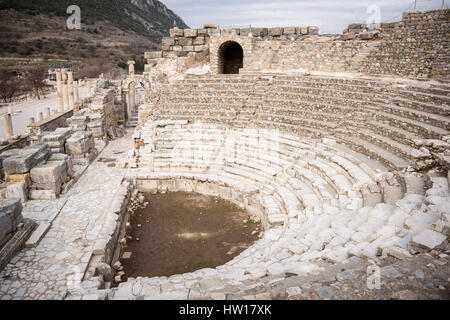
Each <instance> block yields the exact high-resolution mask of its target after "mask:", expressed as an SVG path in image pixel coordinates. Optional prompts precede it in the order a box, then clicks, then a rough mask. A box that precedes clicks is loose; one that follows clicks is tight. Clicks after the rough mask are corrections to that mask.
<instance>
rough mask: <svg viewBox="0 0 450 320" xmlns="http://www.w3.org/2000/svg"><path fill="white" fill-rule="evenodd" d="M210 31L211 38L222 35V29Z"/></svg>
mask: <svg viewBox="0 0 450 320" xmlns="http://www.w3.org/2000/svg"><path fill="white" fill-rule="evenodd" d="M207 30H208V35H209V36H210V37H211V36H215V35H220V29H207Z"/></svg>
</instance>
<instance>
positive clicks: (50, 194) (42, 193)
mask: <svg viewBox="0 0 450 320" xmlns="http://www.w3.org/2000/svg"><path fill="white" fill-rule="evenodd" d="M28 197H29V198H30V200H54V199H56V193H55V192H54V191H52V190H33V189H31V190H30V192H29V195H28Z"/></svg>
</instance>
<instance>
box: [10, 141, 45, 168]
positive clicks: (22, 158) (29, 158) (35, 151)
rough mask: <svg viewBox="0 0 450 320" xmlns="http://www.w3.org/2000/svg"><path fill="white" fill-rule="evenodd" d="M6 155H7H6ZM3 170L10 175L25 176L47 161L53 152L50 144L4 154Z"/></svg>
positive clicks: (36, 145)
mask: <svg viewBox="0 0 450 320" xmlns="http://www.w3.org/2000/svg"><path fill="white" fill-rule="evenodd" d="M5 153H6V154H5ZM3 154H4V155H5V156H7V158H6V159H4V160H3V170H4V171H5V173H8V174H23V173H27V172H29V171H30V170H31V169H32V168H33V167H35V166H37V165H38V164H40V163H41V162H43V161H45V160H47V159H48V158H49V157H50V156H51V154H52V152H51V150H50V146H49V145H48V144H35V145H32V146H29V147H26V148H24V149H13V150H8V151H5V152H4V153H3Z"/></svg>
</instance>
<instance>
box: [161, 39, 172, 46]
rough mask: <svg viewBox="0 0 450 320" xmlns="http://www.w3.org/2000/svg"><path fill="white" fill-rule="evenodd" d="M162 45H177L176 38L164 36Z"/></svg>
mask: <svg viewBox="0 0 450 320" xmlns="http://www.w3.org/2000/svg"><path fill="white" fill-rule="evenodd" d="M162 45H163V46H174V45H175V39H174V38H170V37H163V38H162Z"/></svg>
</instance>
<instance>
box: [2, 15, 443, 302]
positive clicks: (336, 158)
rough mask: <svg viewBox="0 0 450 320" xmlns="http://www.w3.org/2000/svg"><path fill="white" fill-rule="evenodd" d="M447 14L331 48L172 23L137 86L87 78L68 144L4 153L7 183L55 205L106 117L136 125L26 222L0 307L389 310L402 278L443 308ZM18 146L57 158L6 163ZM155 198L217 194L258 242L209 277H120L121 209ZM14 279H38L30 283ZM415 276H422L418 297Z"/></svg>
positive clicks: (59, 141)
mask: <svg viewBox="0 0 450 320" xmlns="http://www.w3.org/2000/svg"><path fill="white" fill-rule="evenodd" d="M449 12H450V11H449V10H436V11H430V12H412V13H406V14H405V15H404V17H403V19H402V21H400V22H396V23H389V24H384V23H383V24H381V25H380V26H379V28H375V29H374V28H373V26H366V25H361V24H351V25H349V27H348V28H347V29H346V30H345V32H344V33H343V34H342V35H333V36H329V35H326V36H322V35H319V34H318V29H317V28H316V27H286V28H270V29H269V28H249V29H232V30H221V29H218V28H217V27H216V26H213V25H205V28H203V29H199V30H190V29H188V30H181V29H176V28H175V29H172V30H171V34H170V37H167V38H164V39H163V43H162V51H158V52H149V53H146V58H147V59H148V65H147V66H146V70H145V73H144V74H143V75H136V74H135V72H134V65H133V63H132V62H130V63H129V67H130V69H129V75H128V77H127V79H125V80H124V81H122V82H121V83H120V84H118V83H117V84H114V85H115V88H111V87H108V86H107V85H106V84H105V82H102V81H96V82H95V84H94V87H95V88H96V89H95V90H94V95H93V96H92V97H91V98H90V99H88V101H86V103H84V102H83V103H82V104H81V106H80V110H79V111H77V112H74V115H73V117H71V118H70V119H68V120H67V123H68V124H67V126H70V130H71V131H74V132H75V133H73V134H72V135H71V136H70V137H68V136H67V137H66V136H65V134H64V133H63V132H62V131H60V130H57V132H56V131H55V132H53V133H48V134H46V135H42V137H41V138H40V142H41V143H48V144H44V145H42V144H38V145H34V147H31V148H30V149H25V151H20V152H21V153H23V155H24V156H22V157H17V156H16V157H13V156H12V155H11V154H9V153H8V151H7V153H6V156H7V159H9V158H12V159H9V160H3V167H4V168H5V172H7V173H8V174H10V173H11V174H21V175H22V176H20V177H18V178H17V179H19V178H20V179H22V180H23V182H22V183H24V184H26V183H29V184H31V189H32V190H33V189H35V190H39V189H41V188H42V189H43V190H51V191H53V192H55V194H56V191H60V190H62V189H64V188H66V186H65V184H66V183H68V180H67V178H68V177H70V176H71V174H70V173H69V171H70V170H69V167H70V164H69V162H70V161H69V159H68V158H67V157H66V156H70V157H71V160H72V164H73V166H74V167H75V163H76V161H77V159H87V158H88V159H90V154H91V152H92V146H93V144H94V145H96V144H98V143H99V141H105V140H106V139H105V138H106V137H105V134H106V136H108V135H109V132H110V130H111V128H117V123H118V122H119V121H127V120H130V119H132V118H135V117H138V119H139V122H138V126H137V128H136V130H135V131H134V132H133V134H132V138H131V135H128V136H126V137H124V138H120V139H117V140H115V141H112V142H111V143H110V144H109V145H108V146H106V147H105V148H104V149H103V151H102V153H101V154H100V156H99V158H98V160H97V161H94V162H92V164H91V165H90V166H89V167H88V168H87V169H86V167H87V164H86V163H85V167H84V169H83V170H86V171H85V173H84V175H83V176H81V177H79V180H78V182H77V183H75V184H73V186H72V190H68V193H69V195H71V198H70V200H69V201H67V203H65V204H63V205H62V206H61V207H58V204H57V203H56V202H55V201H57V200H51V201H53V202H51V205H52V206H53V205H54V206H55V207H57V208H58V209H57V210H55V211H56V212H57V213H55V214H51V216H52V217H51V219H48V220H46V221H45V224H42V225H43V227H42V229H43V230H45V232H47V230H48V236H44V234H45V232H42V231H41V233H40V234H41V235H40V236H38V235H37V236H36V237H35V238H36V239H38V240H37V241H35V242H34V244H33V245H31V244H30V247H33V249H30V251H29V252H28V253H27V254H25V253H22V252H21V253H19V254H18V255H17V259H18V260H17V261H19V262H23V264H22V263H20V264H19V266H15V265H14V264H9V265H8V266H6V267H5V270H4V271H3V274H6V273H11V274H14V275H15V277H16V278H15V279H14V280H11V281H10V280H6V282H5V285H4V287H0V296H5V297H8V298H11V297H16V296H17V295H20V294H19V293H21V297H24V298H30V299H35V298H54V299H60V298H65V299H200V298H202V299H205V298H206V299H233V298H245V299H277V298H289V297H290V298H298V299H303V298H308V299H309V298H311V297H313V298H318V299H332V298H337V299H341V298H358V297H359V298H361V297H365V298H373V299H389V298H401V297H403V296H404V295H405V292H404V290H405V288H403V287H402V286H403V285H404V284H405V283H407V285H408V292H407V294H408V296H411V294H412V296H416V297H419V298H421V299H435V298H436V297H437V298H447V296H445V293H444V292H446V290H447V291H448V281H447V279H448V277H449V276H450V275H449V269H448V263H449V262H450V261H449V255H448V254H449V250H450V247H449V242H448V236H449V230H450V229H449V226H450V212H449V208H450V189H449V178H450V174H449V172H450V171H449V170H450V161H449V160H450V158H449V157H450V132H449V123H450V116H449V112H450V110H449V108H450V107H449V105H450V88H449V86H448V81H449V75H448V58H449V50H448V34H449V25H448V20H449V19H448V17H449ZM63 75H64V74H63ZM62 81H63V89H62V91H61V92H62V93H63V95H64V92H65V89H64V81H65V80H64V76H63V77H62ZM105 81H106V80H105ZM69 83H70V81H69ZM88 83H89V86H90V87H91V82H90V81H89V82H88ZM138 87H140V88H141V90H142V91H144V92H145V100H144V101H143V103H140V102H138V100H139V99H136V96H137V95H136V89H137V88H138ZM133 90H134V92H133ZM62 100H63V102H64V99H62ZM117 102H119V103H117ZM112 130H114V129H112ZM112 135H114V134H112ZM118 136H120V135H118ZM100 138H102V139H101V140H100ZM102 147H104V145H102ZM36 148H37V149H36ZM99 149H101V148H99ZM51 151H55V152H56V151H58V152H60V154H59V155H58V156H56V157H55V155H51ZM62 151H64V153H65V154H66V156H65V155H62V154H61V153H62ZM99 151H100V150H99ZM32 152H34V153H36V156H34V157H32V158H33V159H37V158H39V157H40V158H42V159H43V158H45V159H52V158H50V157H53V159H52V160H54V161H55V162H56V163H57V164H56V163H55V164H54V165H53V164H51V163H50V164H47V163H46V164H42V163H40V164H37V163H34V162H36V161H37V160H34V161H31V160H30V161H26V160H20V161H19V159H18V158H20V159H22V158H23V159H28V158H29V157H28V155H31V154H32ZM44 156H45V157H44ZM92 157H94V156H92ZM108 161H114V162H115V165H107V164H106V163H107V162H108ZM89 162H90V160H89V161H88V162H87V163H89ZM103 162H105V163H103ZM80 165H81V164H80ZM63 167H65V168H66V175H61V176H58V177H59V178H58V179H56V178H55V179H50V178H49V179H45V181H44V182H41V180H40V178H41V175H40V173H41V170H48V171H49V172H50V171H51V172H54V171H58V172H63V171H64V170H63V169H62V168H63ZM13 168H14V170H16V169H17V170H18V171H17V170H16V171H17V172H16V171H14V173H13V172H11V171H10V170H12V169H13ZM33 170H34V171H33ZM30 171H31V174H30V175H31V179H27V178H26V177H24V176H23V175H26V174H27V173H28V172H30ZM75 171H76V170H75ZM33 176H34V178H33ZM52 177H53V176H52ZM14 178H15V179H16V177H14ZM30 180H31V181H30ZM27 181H28V182H27ZM11 189H12V190H11V192H16V193H20V190H19V188H16V187H13V188H11ZM17 190H19V191H17ZM21 190H22V191H23V188H22V189H21ZM168 191H186V192H197V193H200V194H204V195H212V196H217V197H221V198H224V199H226V200H229V201H231V202H233V203H235V204H236V205H238V206H239V207H240V208H243V209H245V210H246V211H247V212H248V213H249V214H250V215H251V216H252V217H253V218H255V219H257V220H258V221H261V223H262V225H263V226H264V228H265V232H264V234H263V235H262V237H261V239H259V240H258V241H257V242H255V243H254V244H253V245H252V246H251V247H250V248H248V249H247V250H245V251H244V252H242V253H241V254H240V255H238V256H236V257H235V258H233V259H232V260H230V261H229V262H227V263H226V264H224V265H222V266H219V267H217V268H214V269H213V268H203V269H200V270H197V271H195V272H192V273H187V274H177V275H173V276H171V277H154V278H151V279H148V278H137V279H128V281H127V282H121V277H122V275H123V272H124V271H123V267H121V263H120V259H121V258H123V254H124V249H125V248H126V242H127V238H126V228H127V222H128V221H129V216H130V211H131V209H130V207H129V206H128V202H127V201H132V203H136V202H139V201H138V200H137V199H138V198H139V197H138V192H151V193H157V192H168ZM60 199H61V198H60ZM60 199H59V200H60ZM28 203H30V202H28ZM36 206H38V205H37V204H36ZM30 208H33V204H32V203H31V204H30V205H28V204H27V207H25V209H26V212H27V213H28V212H31V213H30V215H31V216H35V213H34V211H32V210H31V209H30ZM28 210H29V211H28ZM52 210H53V209H52ZM52 210H50V211H52ZM52 212H53V211H52ZM49 221H50V222H49ZM50 224H52V226H50ZM55 238H58V239H59V238H61V239H63V240H61V243H60V244H58V245H56V244H54V241H53V239H55ZM41 239H42V240H41ZM39 241H40V242H39ZM48 251H52V252H53V251H55V253H56V255H55V258H52V259H49V258H48V257H47V256H46V255H45V253H46V252H48ZM25 259H28V260H25ZM430 265H432V266H433V267H429V266H430ZM368 266H372V267H374V268H379V270H380V277H381V280H380V281H381V282H382V284H383V288H384V290H375V289H371V288H368V287H367V281H366V280H367V277H368V274H367V273H366V270H367V267H368ZM343 269H344V270H343ZM27 270H32V272H33V274H34V273H36V272H37V273H39V272H41V273H43V274H45V277H46V278H47V279H50V280H48V283H46V284H42V285H40V287H39V288H38V286H37V285H36V284H35V283H34V282H35V281H36V280H35V278H33V276H32V275H29V274H28V273H27V272H30V271H27ZM22 273H24V274H26V275H25V276H22V275H21V274H22ZM0 275H2V273H0ZM312 277H314V279H315V280H312ZM400 277H401V278H400ZM398 278H400V279H398ZM67 279H70V280H71V281H72V280H73V279H78V280H79V282H80V283H79V286H70V285H69V284H67V282H64V280H67ZM424 279H427V280H426V281H428V279H433V281H434V282H435V284H433V286H432V288H431V289H430V286H429V285H428V284H426V283H424V281H425V280H424ZM13 281H19V283H21V284H22V285H23V286H24V287H26V288H27V289H26V292H19V293H17V292H18V290H16V289H15V288H14V282H13ZM112 281H115V282H116V283H119V285H118V287H117V288H111V283H112ZM70 283H72V282H70ZM355 286H358V287H357V288H355ZM50 287H52V288H56V289H53V290H48V288H50ZM346 288H347V289H348V288H353V289H358V292H362V294H361V295H360V296H358V295H356V296H355V293H354V291H355V290H350V292H348V291H346V290H347V289H346ZM442 288H443V289H442ZM50 291H51V292H50ZM412 291H414V292H412Z"/></svg>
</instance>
